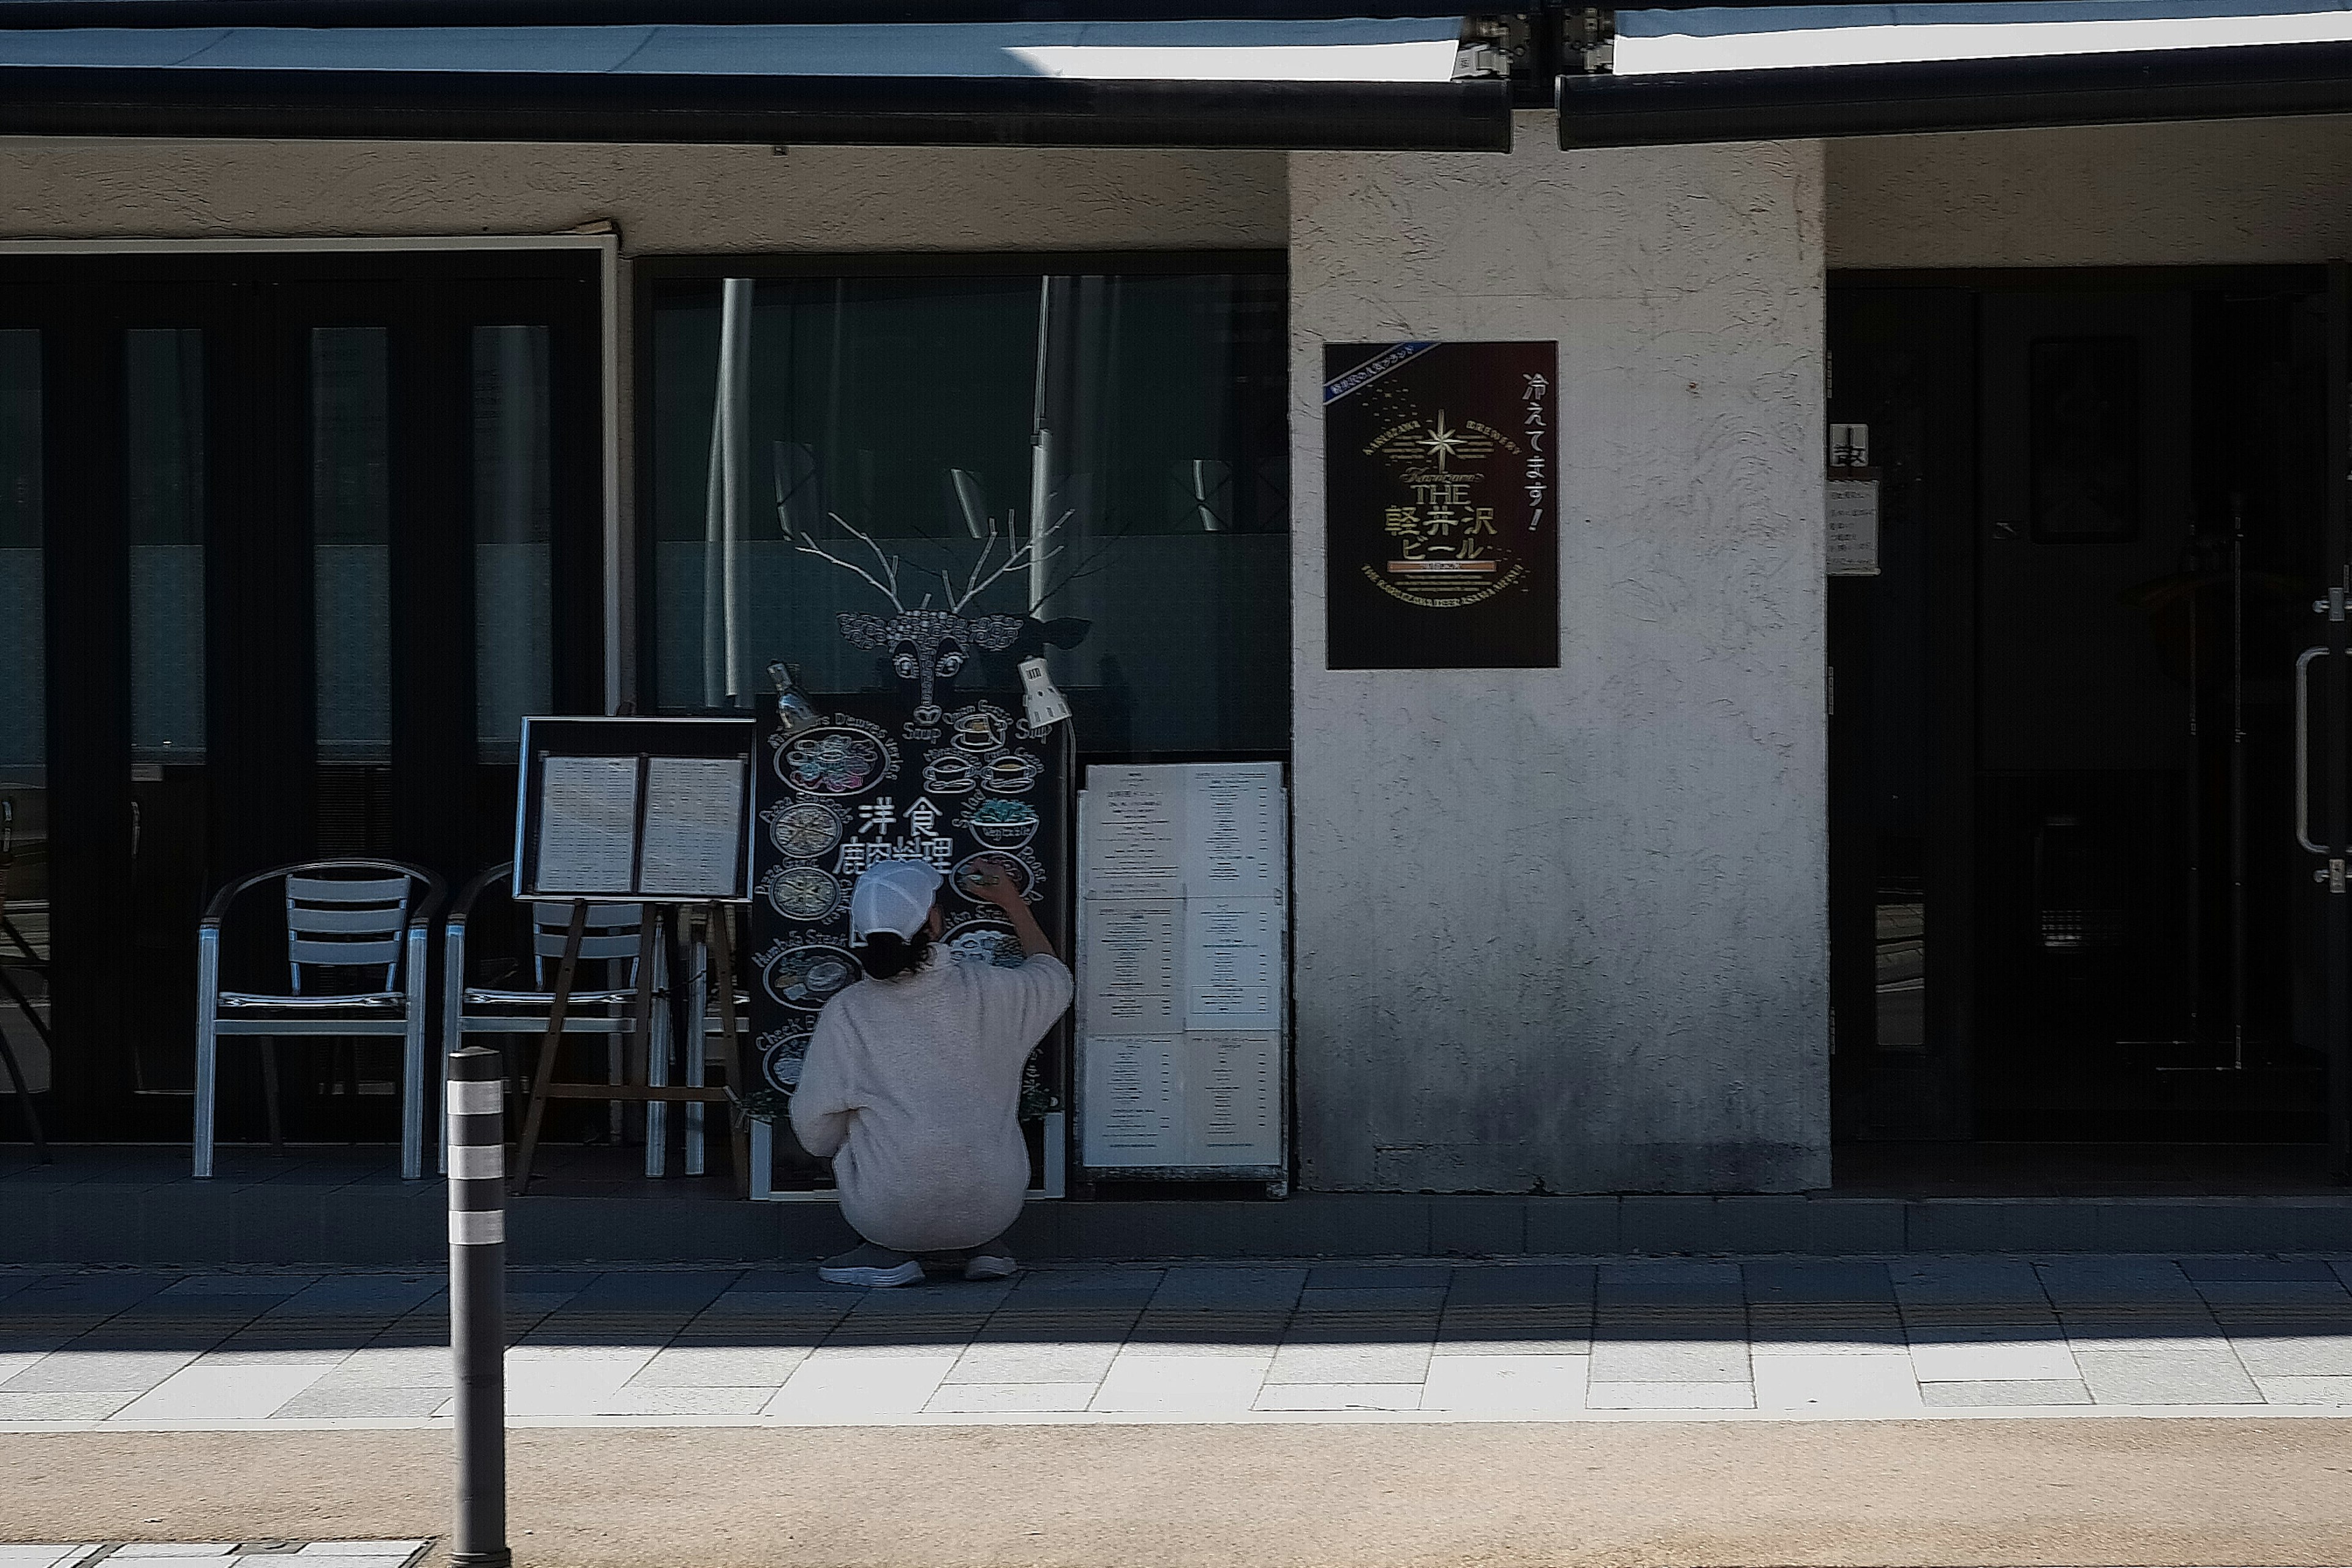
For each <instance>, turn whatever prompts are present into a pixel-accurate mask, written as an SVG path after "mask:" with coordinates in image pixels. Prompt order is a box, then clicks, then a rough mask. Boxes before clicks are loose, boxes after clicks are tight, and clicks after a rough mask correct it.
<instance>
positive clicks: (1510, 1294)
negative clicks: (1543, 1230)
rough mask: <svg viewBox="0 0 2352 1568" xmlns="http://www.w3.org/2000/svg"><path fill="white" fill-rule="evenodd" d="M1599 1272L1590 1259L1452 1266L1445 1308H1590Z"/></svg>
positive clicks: (1587, 1309)
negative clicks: (1585, 1260) (1584, 1260)
mask: <svg viewBox="0 0 2352 1568" xmlns="http://www.w3.org/2000/svg"><path fill="white" fill-rule="evenodd" d="M1599 1272H1600V1271H1599V1270H1598V1269H1596V1268H1594V1267H1593V1266H1592V1265H1591V1264H1590V1263H1505V1264H1496V1265H1492V1266H1488V1267H1481V1268H1456V1269H1455V1270H1454V1280H1453V1283H1452V1285H1450V1286H1449V1287H1448V1288H1447V1289H1446V1293H1445V1304H1446V1309H1447V1310H1449V1311H1451V1310H1455V1309H1457V1308H1464V1307H1483V1306H1496V1307H1501V1306H1547V1307H1555V1308H1560V1309H1563V1310H1565V1309H1578V1310H1585V1311H1590V1310H1591V1307H1592V1289H1593V1281H1594V1279H1595V1278H1596V1277H1597V1276H1598V1274H1599Z"/></svg>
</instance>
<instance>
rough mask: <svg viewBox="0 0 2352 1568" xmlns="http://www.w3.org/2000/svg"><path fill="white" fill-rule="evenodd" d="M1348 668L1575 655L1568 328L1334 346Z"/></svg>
mask: <svg viewBox="0 0 2352 1568" xmlns="http://www.w3.org/2000/svg"><path fill="white" fill-rule="evenodd" d="M1323 381H1324V385H1323V437H1324V457H1323V472H1324V519H1325V521H1324V554H1325V574H1326V577H1325V587H1326V598H1325V606H1326V617H1327V618H1326V625H1325V630H1324V645H1325V653H1326V656H1327V659H1328V666H1329V668H1332V669H1557V668H1559V501H1558V476H1559V464H1558V452H1559V443H1558V440H1557V437H1556V434H1555V432H1556V429H1557V426H1558V420H1557V418H1556V417H1555V416H1556V412H1557V408H1558V404H1559V345H1558V344H1557V343H1555V342H1397V343H1327V344H1325V345H1324V348H1323Z"/></svg>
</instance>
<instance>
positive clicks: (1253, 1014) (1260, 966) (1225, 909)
mask: <svg viewBox="0 0 2352 1568" xmlns="http://www.w3.org/2000/svg"><path fill="white" fill-rule="evenodd" d="M1184 1026H1185V1027H1186V1028H1188V1029H1278V1028H1280V1027H1281V1026H1282V900H1279V899H1187V900H1184Z"/></svg>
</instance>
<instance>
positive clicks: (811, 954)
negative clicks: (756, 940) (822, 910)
mask: <svg viewBox="0 0 2352 1568" xmlns="http://www.w3.org/2000/svg"><path fill="white" fill-rule="evenodd" d="M758 962H759V965H760V984H761V987H762V988H763V989H764V990H766V992H767V993H768V995H769V997H770V998H771V999H772V1001H774V1002H775V1003H776V1004H777V1005H779V1006H782V1007H790V1008H792V1009H793V1011H795V1012H800V1013H814V1012H815V1011H817V1010H818V1009H819V1008H821V1007H823V1006H824V1005H825V1003H826V1001H827V1000H828V999H829V998H831V997H832V996H833V994H835V992H838V991H841V990H844V989H845V988H846V987H847V986H849V985H850V984H853V983H854V982H856V980H857V979H858V977H859V971H858V967H857V959H856V956H855V955H854V954H852V953H851V952H850V951H849V950H848V949H847V948H845V947H843V946H840V945H839V944H837V943H835V942H790V941H786V942H777V943H775V944H774V945H772V946H771V947H770V948H769V949H768V951H767V952H763V953H761V955H760V957H759V960H758Z"/></svg>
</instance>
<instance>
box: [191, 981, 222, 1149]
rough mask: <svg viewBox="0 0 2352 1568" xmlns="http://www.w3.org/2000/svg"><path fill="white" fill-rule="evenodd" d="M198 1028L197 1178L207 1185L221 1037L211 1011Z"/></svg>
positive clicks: (206, 1011)
mask: <svg viewBox="0 0 2352 1568" xmlns="http://www.w3.org/2000/svg"><path fill="white" fill-rule="evenodd" d="M204 1012H205V1016H203V1017H202V1018H201V1019H200V1020H199V1021H198V1022H197V1025H196V1130H195V1138H194V1143H195V1150H194V1163H195V1172H194V1174H195V1178H196V1180H198V1181H200V1182H201V1181H204V1180H205V1179H206V1178H208V1177H209V1176H211V1175H212V1173H213V1106H214V1100H215V1094H214V1091H215V1089H216V1088H217V1086H218V1079H219V1077H220V1071H219V1068H220V1033H219V1031H218V1030H216V1029H215V1027H214V1026H213V1018H212V1009H211V1008H209V1007H207V1008H205V1010H204Z"/></svg>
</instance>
